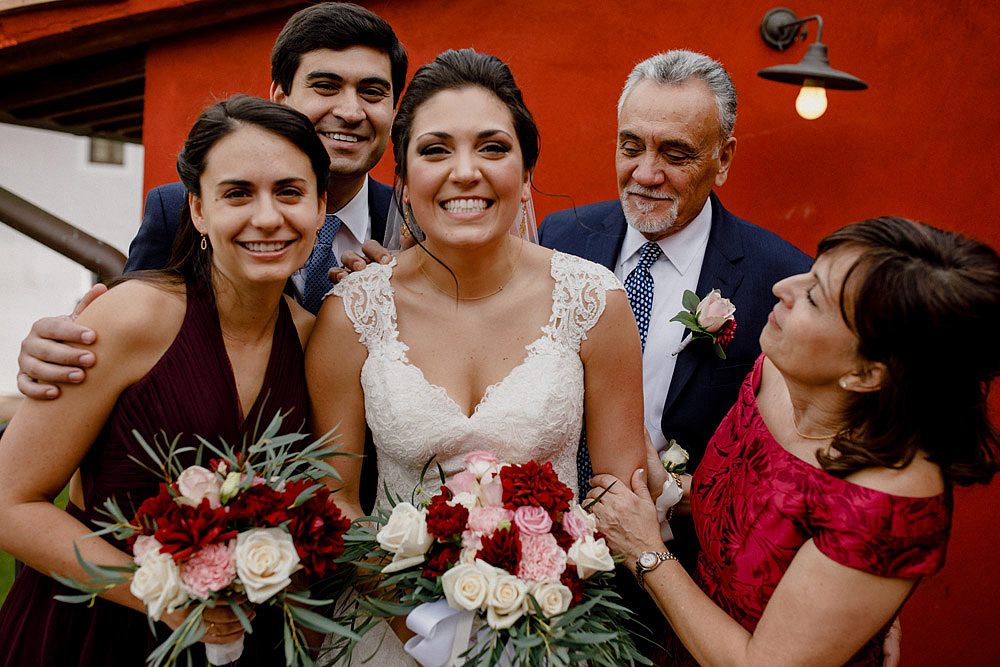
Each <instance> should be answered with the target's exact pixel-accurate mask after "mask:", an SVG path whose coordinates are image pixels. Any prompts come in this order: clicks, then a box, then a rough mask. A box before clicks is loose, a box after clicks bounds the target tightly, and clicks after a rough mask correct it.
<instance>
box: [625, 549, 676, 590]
mask: <svg viewBox="0 0 1000 667" xmlns="http://www.w3.org/2000/svg"><path fill="white" fill-rule="evenodd" d="M665 560H677V556H675V555H673V554H672V553H670V552H669V551H645V552H643V553H642V554H640V555H639V558H638V559H637V560H636V561H635V578H636V581H638V582H639V588H641V589H642V590H646V582H645V581H644V577H645V576H646V573H647V572H649V571H650V570H655V569H656V568H657V567H659V565H660V563H662V562H663V561H665Z"/></svg>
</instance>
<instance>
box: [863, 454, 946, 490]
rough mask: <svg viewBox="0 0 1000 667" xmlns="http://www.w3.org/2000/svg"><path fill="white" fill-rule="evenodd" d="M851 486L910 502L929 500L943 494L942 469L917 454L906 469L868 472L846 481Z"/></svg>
mask: <svg viewBox="0 0 1000 667" xmlns="http://www.w3.org/2000/svg"><path fill="white" fill-rule="evenodd" d="M847 480H848V481H849V482H851V483H852V484H857V485H858V486H864V487H866V488H869V489H874V490H876V491H881V492H882V493H888V494H890V495H893V496H904V497H907V498H929V497H931V496H937V495H940V494H942V493H944V490H945V481H944V475H943V474H942V473H941V468H939V467H938V466H937V464H935V463H932V462H931V461H929V460H927V457H925V456H924V455H922V454H917V456H916V457H914V459H913V461H911V462H910V463H909V464H908V465H907V466H906V467H904V468H900V469H898V470H897V469H895V468H867V469H865V470H859V471H858V472H856V473H854V474H852V475H850V476H848V477H847Z"/></svg>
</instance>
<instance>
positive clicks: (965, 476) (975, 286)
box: [817, 217, 1000, 485]
mask: <svg viewBox="0 0 1000 667" xmlns="http://www.w3.org/2000/svg"><path fill="white" fill-rule="evenodd" d="M840 247H853V248H859V249H860V250H861V255H860V256H859V257H858V258H857V260H856V261H855V262H854V264H853V265H852V266H851V267H850V268H849V269H848V272H847V274H846V277H845V279H844V282H843V284H842V286H841V290H840V310H841V315H842V317H843V319H844V322H846V323H847V326H848V328H850V329H851V330H852V331H853V332H854V333H855V334H856V335H857V338H858V354H859V355H860V356H861V357H862V358H863V359H866V360H869V361H872V362H879V363H882V364H884V365H885V368H886V373H885V377H884V379H883V381H882V384H881V386H880V387H879V388H878V389H877V390H875V391H871V392H868V393H852V395H851V398H850V399H849V403H848V406H847V409H846V413H845V428H844V430H843V431H842V432H841V434H840V435H838V436H837V437H836V438H834V441H833V444H832V447H833V449H834V450H836V454H832V455H822V454H821V455H820V457H819V460H820V463H821V464H822V466H823V468H824V469H826V470H827V471H829V472H831V473H833V474H835V475H838V476H846V475H848V474H850V473H852V472H854V471H857V470H860V469H863V468H868V467H874V466H882V467H889V468H902V467H904V466H906V465H907V464H909V463H910V462H911V461H912V460H913V458H914V456H916V455H917V453H918V452H921V451H922V452H925V453H926V454H927V456H928V458H929V459H930V460H931V461H933V462H934V463H936V464H937V465H938V466H940V467H941V471H942V473H943V474H944V476H945V478H946V479H947V480H948V481H949V482H950V483H954V484H959V485H969V484H973V483H983V484H985V483H987V482H989V481H990V480H991V479H992V477H993V475H994V474H995V473H996V472H997V470H998V468H1000V457H998V433H997V430H996V428H995V427H994V426H993V425H992V424H991V423H990V420H989V415H988V406H987V398H988V395H989V390H990V383H991V382H992V380H993V379H994V378H995V377H996V376H997V373H998V371H1000V348H998V347H997V346H996V345H994V344H993V343H994V341H993V340H992V336H993V335H995V332H997V331H998V330H1000V257H998V256H997V253H996V252H995V251H994V250H993V249H992V248H990V247H988V246H986V245H985V244H983V243H980V242H978V241H974V240H972V239H969V238H966V237H964V236H962V235H960V234H957V233H953V232H946V231H942V230H940V229H936V228H934V227H931V226H929V225H926V224H922V223H916V222H912V221H910V220H905V219H903V218H894V217H882V218H876V219H873V220H864V221H862V222H857V223H854V224H852V225H848V226H847V227H844V228H843V229H840V230H838V231H836V232H834V233H832V234H830V235H829V236H827V237H826V238H824V239H823V240H822V241H820V243H819V248H818V255H823V254H825V253H828V252H830V251H832V250H833V249H835V248H840ZM818 255H817V256H818Z"/></svg>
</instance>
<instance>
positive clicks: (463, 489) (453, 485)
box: [445, 470, 479, 496]
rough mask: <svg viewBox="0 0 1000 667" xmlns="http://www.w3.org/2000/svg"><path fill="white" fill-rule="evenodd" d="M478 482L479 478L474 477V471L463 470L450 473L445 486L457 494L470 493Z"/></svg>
mask: <svg viewBox="0 0 1000 667" xmlns="http://www.w3.org/2000/svg"><path fill="white" fill-rule="evenodd" d="M478 483H479V478H478V477H476V475H475V473H472V472H469V471H468V470H463V471H462V472H460V473H456V474H454V475H452V477H451V479H449V480H448V483H447V484H445V486H447V487H448V489H449V490H450V491H451V492H452V493H453V494H455V495H456V496H457V495H458V494H460V493H472V490H473V489H474V488H476V485H477V484H478Z"/></svg>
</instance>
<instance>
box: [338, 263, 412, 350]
mask: <svg viewBox="0 0 1000 667" xmlns="http://www.w3.org/2000/svg"><path fill="white" fill-rule="evenodd" d="M395 266H396V260H392V261H391V262H390V263H389V264H369V265H368V266H367V267H365V269H364V270H362V271H358V272H356V273H352V274H350V275H349V276H347V277H346V278H344V279H343V280H342V281H340V282H339V283H337V285H335V286H334V288H333V289H332V290H330V294H333V295H335V296H339V297H340V298H341V300H343V302H344V312H345V313H347V317H348V318H349V319H350V320H351V322H352V323H353V324H354V330H355V331H357V332H358V340H359V341H360V342H362V343H364V345H365V346H366V347H367V348H368V350H369V351H371V350H373V349H377V348H380V347H385V346H388V345H392V344H395V343H396V342H397V338H398V332H397V331H396V302H395V300H394V299H393V291H392V286H391V285H390V284H389V278H391V277H392V270H393V268H394V267H395Z"/></svg>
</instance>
